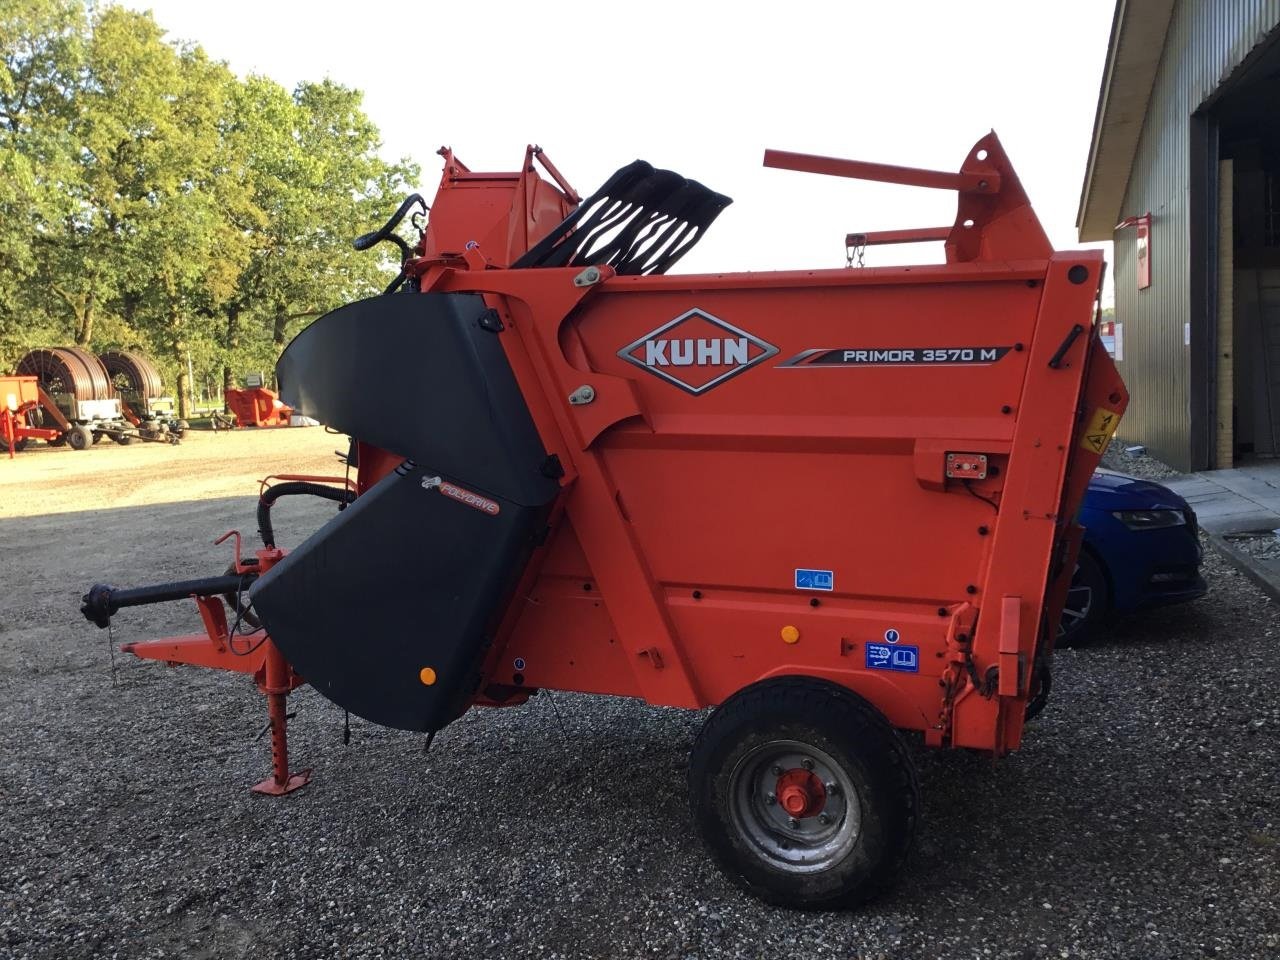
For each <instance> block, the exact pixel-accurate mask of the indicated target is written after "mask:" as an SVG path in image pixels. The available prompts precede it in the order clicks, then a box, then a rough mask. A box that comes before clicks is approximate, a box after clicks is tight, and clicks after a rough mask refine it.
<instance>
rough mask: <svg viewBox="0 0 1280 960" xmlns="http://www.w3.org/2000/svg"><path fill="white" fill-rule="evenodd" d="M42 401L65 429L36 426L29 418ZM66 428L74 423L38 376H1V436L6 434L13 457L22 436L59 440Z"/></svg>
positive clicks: (5, 439) (28, 438) (23, 437)
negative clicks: (69, 419)
mask: <svg viewBox="0 0 1280 960" xmlns="http://www.w3.org/2000/svg"><path fill="white" fill-rule="evenodd" d="M42 403H43V404H45V409H48V410H52V411H53V414H52V415H53V416H54V417H55V418H56V420H57V421H58V422H60V423H61V424H62V425H63V426H62V429H58V430H54V429H51V428H47V427H33V426H31V425H30V424H29V423H28V422H27V414H29V413H30V412H31V411H33V410H34V409H35V408H36V407H38V406H40V405H41V404H42ZM66 429H70V424H68V423H67V422H66V420H65V418H64V417H63V416H62V414H61V413H60V412H59V411H58V408H57V407H55V406H54V405H53V402H52V401H51V400H50V399H49V398H48V396H47V395H46V394H45V393H44V391H43V390H41V389H40V381H39V380H38V379H36V378H35V377H0V437H3V438H4V441H5V446H6V447H7V448H8V450H9V459H10V460H12V459H13V455H14V453H15V450H14V444H16V443H17V442H18V441H19V440H56V439H58V437H60V436H62V434H63V432H64V430H66Z"/></svg>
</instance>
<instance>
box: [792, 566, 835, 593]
mask: <svg viewBox="0 0 1280 960" xmlns="http://www.w3.org/2000/svg"><path fill="white" fill-rule="evenodd" d="M835 588H836V575H835V571H834V570H804V569H798V570H796V589H797V590H834V589H835Z"/></svg>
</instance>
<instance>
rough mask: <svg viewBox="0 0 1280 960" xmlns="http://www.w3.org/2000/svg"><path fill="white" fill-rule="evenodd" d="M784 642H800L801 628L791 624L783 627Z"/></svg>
mask: <svg viewBox="0 0 1280 960" xmlns="http://www.w3.org/2000/svg"><path fill="white" fill-rule="evenodd" d="M782 642H783V643H799V642H800V631H799V630H797V629H796V628H795V627H793V626H790V625H788V626H785V627H783V628H782Z"/></svg>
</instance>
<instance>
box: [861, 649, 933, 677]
mask: <svg viewBox="0 0 1280 960" xmlns="http://www.w3.org/2000/svg"><path fill="white" fill-rule="evenodd" d="M867 669H868V670H897V671H898V672H899V673H919V672H920V648H919V647H911V646H908V645H906V644H905V643H899V644H895V645H893V646H889V645H888V644H886V643H868V644H867Z"/></svg>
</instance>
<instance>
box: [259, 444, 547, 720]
mask: <svg viewBox="0 0 1280 960" xmlns="http://www.w3.org/2000/svg"><path fill="white" fill-rule="evenodd" d="M436 476H438V475H437V474H433V473H431V472H430V471H427V470H424V469H423V468H422V467H419V466H415V465H411V464H409V463H408V462H406V463H404V464H401V466H400V467H398V468H397V469H396V470H395V471H393V472H392V473H390V474H388V475H387V476H386V477H384V478H383V479H382V480H381V481H379V483H378V484H377V485H376V486H374V488H373V489H372V490H370V491H368V492H367V493H365V494H363V495H362V496H360V497H359V498H358V499H357V500H356V501H355V503H353V504H351V506H349V507H347V509H346V510H344V511H343V512H342V513H340V514H338V515H337V516H336V517H335V518H334V519H333V520H331V521H329V523H327V524H325V526H323V527H322V528H321V529H320V530H319V531H317V532H316V533H315V534H314V535H313V536H312V537H311V538H310V539H308V540H307V541H306V542H305V543H303V544H302V546H301V547H299V548H298V549H297V550H294V551H293V552H292V553H290V554H289V555H288V556H287V557H285V559H284V560H282V561H281V562H280V563H278V564H277V565H276V566H275V567H273V568H272V569H271V570H270V571H268V572H267V573H266V574H265V575H264V576H263V577H262V578H261V579H259V580H258V581H257V582H256V583H254V585H253V587H252V589H251V590H250V593H249V596H250V598H251V599H252V600H253V606H254V609H255V610H256V611H257V612H258V615H259V616H260V617H261V619H262V622H263V625H264V626H266V628H267V632H268V633H269V634H270V635H271V638H272V640H273V641H275V643H276V645H277V646H279V647H280V651H281V652H282V653H283V654H284V655H285V658H286V659H287V660H288V661H289V662H290V663H291V664H293V667H294V669H295V670H297V671H298V673H300V674H302V676H303V677H304V678H305V679H306V680H307V681H308V682H309V683H310V684H311V685H312V686H314V687H315V688H316V689H317V690H319V691H320V692H321V693H322V694H324V695H325V696H326V697H328V698H329V699H330V700H332V701H333V702H334V703H336V704H338V706H340V707H344V708H345V709H347V710H350V711H351V712H352V713H354V714H356V715H357V716H361V717H364V718H365V719H366V720H371V721H373V722H374V723H380V724H383V725H384V726H388V727H397V728H399V729H401V730H423V731H427V730H438V729H440V728H441V727H443V726H445V725H447V724H448V723H449V722H450V721H451V720H453V719H454V718H455V717H456V716H457V715H458V714H459V713H460V712H461V711H462V709H463V708H464V707H465V706H466V704H467V702H468V701H469V700H470V697H471V694H472V693H473V692H474V690H475V687H476V683H477V680H478V671H479V668H480V666H481V661H482V660H483V658H484V652H485V650H486V648H487V647H488V644H489V641H490V639H491V637H492V632H491V631H492V629H493V627H494V625H495V620H496V618H497V617H498V616H499V615H500V614H501V612H502V610H504V609H505V607H506V601H507V597H508V596H509V594H510V592H511V589H512V588H513V587H514V585H515V581H516V579H517V578H518V577H519V575H520V573H521V571H522V570H523V569H524V566H525V563H526V562H527V561H528V557H529V553H530V551H531V549H532V544H533V541H534V538H535V535H536V534H537V532H538V531H539V530H540V529H541V524H542V522H543V520H544V518H545V511H544V510H542V509H539V508H534V507H522V506H519V505H518V504H515V503H513V502H511V501H509V500H496V498H495V502H497V503H498V504H499V507H500V510H499V513H498V514H497V515H496V516H493V515H491V514H489V513H486V512H484V511H482V510H478V509H476V508H475V507H472V506H468V505H467V504H464V503H460V502H458V501H457V500H454V499H451V498H449V497H447V496H445V495H444V494H442V493H441V492H440V488H439V487H435V486H429V487H426V488H424V487H423V480H424V479H427V480H428V481H429V482H430V480H431V479H433V478H435V477H436ZM424 667H430V668H431V670H432V671H434V676H435V682H434V683H433V684H431V685H427V684H424V683H423V682H422V678H421V672H422V669H423V668H424Z"/></svg>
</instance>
